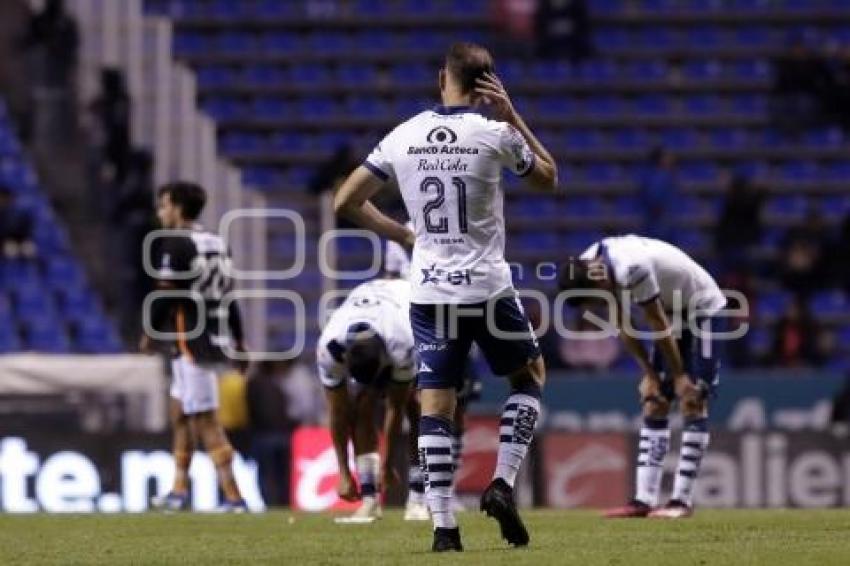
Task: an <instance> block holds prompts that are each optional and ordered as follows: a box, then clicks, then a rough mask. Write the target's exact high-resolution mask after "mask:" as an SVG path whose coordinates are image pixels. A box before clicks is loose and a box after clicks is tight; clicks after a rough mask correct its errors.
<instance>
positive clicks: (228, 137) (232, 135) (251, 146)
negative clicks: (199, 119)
mask: <svg viewBox="0 0 850 566" xmlns="http://www.w3.org/2000/svg"><path fill="white" fill-rule="evenodd" d="M262 146H263V137H262V136H260V135H259V134H253V133H249V132H232V131H227V132H225V133H223V134H221V136H220V137H219V139H218V148H219V149H220V150H221V151H223V152H224V153H228V154H232V153H243V152H254V151H259V150H260V149H261V148H262Z"/></svg>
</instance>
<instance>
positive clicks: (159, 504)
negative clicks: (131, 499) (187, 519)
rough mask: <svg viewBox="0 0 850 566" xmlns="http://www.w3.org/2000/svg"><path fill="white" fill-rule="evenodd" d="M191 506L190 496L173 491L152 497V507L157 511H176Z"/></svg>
mask: <svg viewBox="0 0 850 566" xmlns="http://www.w3.org/2000/svg"><path fill="white" fill-rule="evenodd" d="M188 508H189V496H188V495H186V494H178V493H174V492H172V491H169V492H168V493H165V494H163V495H157V496H155V497H151V509H153V510H155V511H165V512H171V513H173V512H175V511H183V510H186V509H188Z"/></svg>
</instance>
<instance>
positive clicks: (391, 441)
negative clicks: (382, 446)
mask: <svg viewBox="0 0 850 566" xmlns="http://www.w3.org/2000/svg"><path fill="white" fill-rule="evenodd" d="M409 397H410V384H409V383H392V384H390V385H389V386H388V387H387V394H386V409H385V412H384V430H383V432H384V438H385V439H386V442H387V445H386V450H385V452H384V459H383V464H382V466H381V481H380V483H379V485H381V486H383V488H387V487H390V486H392V485H396V484H398V483H399V482H400V481H401V476H400V475H399V473H398V470H396V469H395V468H394V467H393V465H392V463H393V454H395V452H396V450H397V449H398V443H399V440H400V439H401V421H402V419H403V418H404V413H405V409H406V406H407V400H408V398H409Z"/></svg>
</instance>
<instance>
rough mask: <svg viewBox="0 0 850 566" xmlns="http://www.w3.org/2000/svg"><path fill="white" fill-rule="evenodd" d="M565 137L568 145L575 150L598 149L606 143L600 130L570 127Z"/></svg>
mask: <svg viewBox="0 0 850 566" xmlns="http://www.w3.org/2000/svg"><path fill="white" fill-rule="evenodd" d="M555 135H557V134H555ZM559 137H560V136H559ZM563 139H564V142H565V145H566V147H567V148H568V149H571V150H574V151H575V150H591V149H597V148H600V147H602V146H603V145H604V143H603V140H602V136H601V135H600V134H599V131H598V130H587V129H569V130H567V132H566V134H564V136H563Z"/></svg>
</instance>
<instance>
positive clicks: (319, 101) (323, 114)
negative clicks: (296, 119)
mask: <svg viewBox="0 0 850 566" xmlns="http://www.w3.org/2000/svg"><path fill="white" fill-rule="evenodd" d="M297 105H298V110H297V114H298V115H300V116H304V117H309V118H327V117H329V116H332V115H335V114H337V113H338V108H337V104H336V102H334V100H333V99H331V98H327V97H318V96H316V97H313V96H311V97H307V98H302V99H301V100H299V101H298V103H297Z"/></svg>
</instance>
